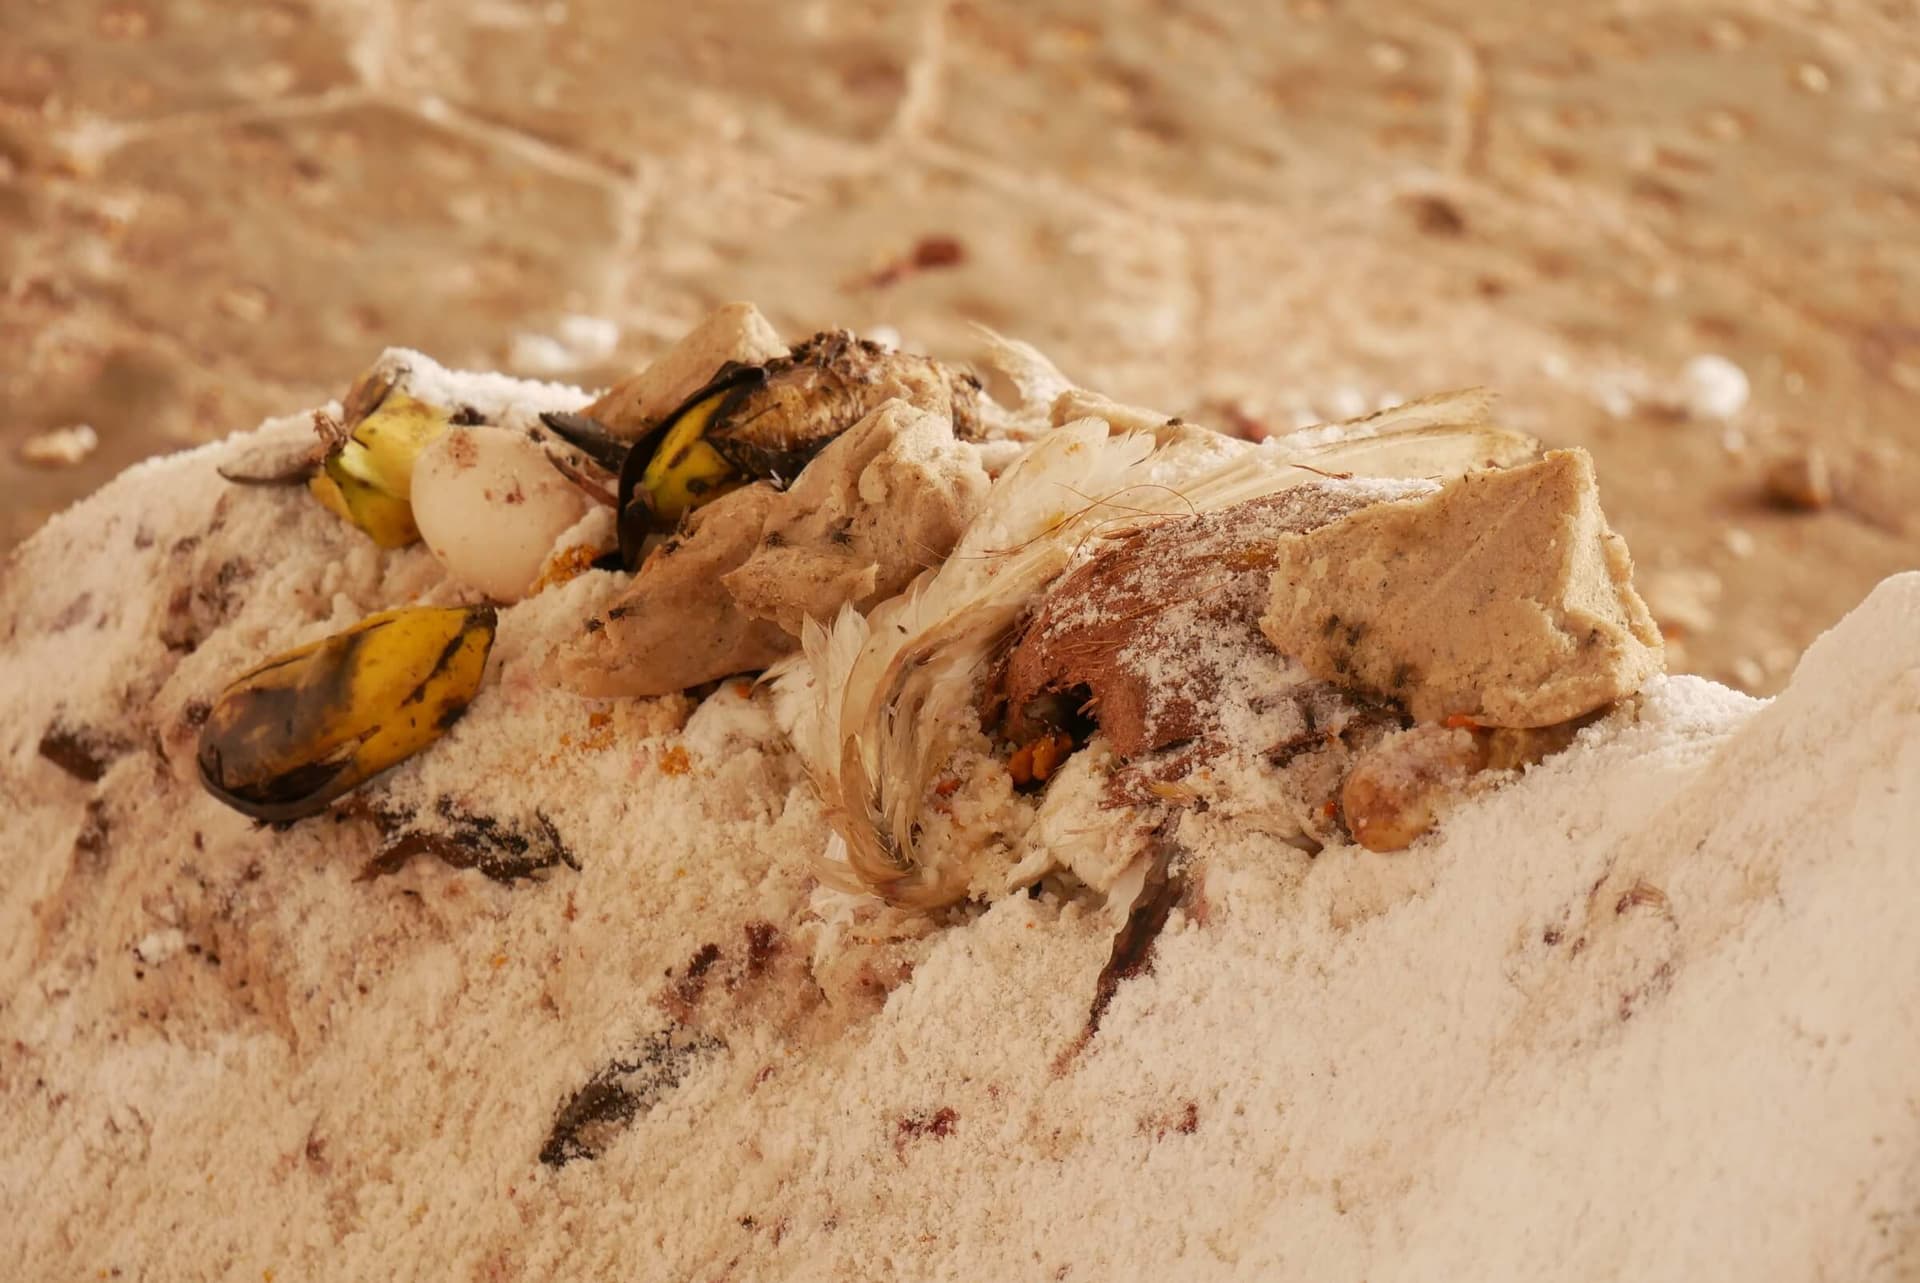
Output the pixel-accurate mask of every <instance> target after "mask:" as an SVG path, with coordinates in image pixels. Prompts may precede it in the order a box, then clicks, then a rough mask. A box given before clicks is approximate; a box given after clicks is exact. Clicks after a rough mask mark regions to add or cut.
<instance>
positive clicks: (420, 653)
mask: <svg viewBox="0 0 1920 1283" xmlns="http://www.w3.org/2000/svg"><path fill="white" fill-rule="evenodd" d="M493 632H494V611H493V608H492V607H491V606H475V607H453V608H441V607H428V606H415V607H408V608H405V609H401V610H389V611H383V612H381V613H380V614H377V615H371V616H369V617H367V618H366V619H363V620H361V621H360V622H359V623H357V624H355V625H354V626H353V627H351V628H348V629H346V630H345V631H343V632H338V633H335V634H333V635H332V636H331V637H326V638H323V639H321V640H320V641H317V642H313V643H310V644H308V645H306V646H301V647H299V648H298V649H295V650H290V651H287V652H286V653H285V654H282V655H276V656H274V657H273V658H272V659H269V660H267V661H266V662H265V663H263V664H261V665H259V666H258V667H256V668H253V669H251V670H249V671H248V672H246V673H244V674H242V675H241V676H240V677H238V678H237V679H235V680H234V682H233V683H232V684H231V685H229V686H228V687H227V688H226V689H225V690H224V691H222V692H221V693H220V697H219V699H217V700H216V701H215V702H214V705H213V709H212V711H211V712H210V713H209V714H208V716H207V722H206V726H205V728H204V729H203V730H202V731H201V733H200V751H199V762H200V779H201V782H202V783H203V784H204V785H205V786H206V789H207V791H208V792H209V793H211V794H213V795H214V796H215V797H217V798H219V799H220V800H221V801H222V802H225V803H226V804H227V805H228V806H231V807H233V808H234V809H235V810H236V811H240V812H243V813H245V814H247V815H251V816H255V817H256V818H259V819H262V820H293V819H299V818H300V817H302V816H306V815H313V814H315V813H316V812H318V811H320V810H322V809H324V808H325V807H326V805H327V804H328V803H329V802H332V801H333V800H334V799H335V798H337V797H339V796H340V795H341V794H343V793H345V792H347V791H348V790H350V789H353V788H356V787H358V786H359V785H360V784H362V783H365V782H366V781H367V780H368V779H370V778H372V777H373V776H375V775H377V774H379V773H380V772H381V771H384V770H386V769H387V768H388V767H390V766H393V765H396V764H397V763H399V762H402V761H404V760H405V759H407V758H409V757H411V756H413V754H415V753H418V752H419V751H420V750H421V749H423V748H426V747H427V746H428V745H430V744H432V743H433V742H434V741H435V740H436V739H438V738H439V737H440V735H441V734H442V733H443V732H445V731H446V730H447V728H448V727H450V726H452V725H453V724H454V723H455V722H456V721H458V720H459V719H460V715H461V714H462V713H464V712H466V709H467V704H468V703H469V701H471V700H472V699H473V696H474V693H475V692H476V691H477V690H478V689H479V687H480V679H481V676H482V675H483V674H484V673H485V671H486V667H487V654H488V652H489V651H490V650H491V649H492V648H493Z"/></svg>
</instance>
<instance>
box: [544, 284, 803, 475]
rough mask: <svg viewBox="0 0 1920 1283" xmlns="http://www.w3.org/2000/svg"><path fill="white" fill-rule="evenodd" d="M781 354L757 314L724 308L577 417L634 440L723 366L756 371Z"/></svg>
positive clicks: (744, 307)
mask: <svg viewBox="0 0 1920 1283" xmlns="http://www.w3.org/2000/svg"><path fill="white" fill-rule="evenodd" d="M786 354H787V345H786V344H785V343H783V342H781V341H780V335H779V333H778V332H777V331H776V330H775V329H774V328H773V325H772V324H771V323H770V322H769V321H768V320H767V318H766V317H764V316H762V315H760V310H759V309H758V308H756V307H754V305H753V304H751V303H723V304H722V305H721V306H719V307H717V308H715V309H714V310H713V311H711V312H709V313H707V315H706V317H705V318H704V319H702V320H701V322H700V323H699V324H698V325H696V326H694V327H693V328H692V329H691V330H688V331H687V332H686V334H685V335H684V336H683V337H682V338H681V339H680V341H679V342H677V343H675V344H674V345H673V346H672V347H670V348H668V349H667V350H666V351H665V352H663V353H661V354H660V357H659V359H657V360H655V361H653V362H652V363H651V364H649V365H648V366H647V368H646V369H644V370H641V371H640V372H639V373H637V374H635V375H633V376H632V377H630V378H627V379H623V380H622V381H621V382H619V383H617V384H615V385H614V386H613V387H611V388H609V389H608V390H607V391H605V392H603V393H601V395H600V398H599V400H597V401H595V402H594V403H593V404H592V405H589V406H588V407H587V408H586V409H585V410H584V411H582V413H583V414H585V415H586V416H587V417H588V418H591V419H598V420H599V421H600V422H601V423H603V424H605V425H606V428H607V431H609V432H611V433H612V434H613V435H614V436H616V437H620V438H623V439H625V440H628V441H632V440H636V439H638V438H639V437H642V436H645V435H646V434H647V432H648V431H650V430H651V429H652V428H653V427H655V426H656V425H657V424H658V423H659V422H660V421H661V420H662V419H664V418H665V417H666V416H667V415H669V414H671V413H673V411H675V410H677V409H678V408H679V407H680V405H681V403H682V402H684V401H685V400H686V399H687V398H688V397H690V396H692V395H693V394H694V393H695V392H698V391H699V390H700V389H701V388H703V387H705V386H706V384H707V383H708V382H709V381H710V380H711V379H712V378H713V376H714V375H715V374H717V373H719V371H720V367H721V366H723V365H725V364H726V363H727V362H729V361H736V362H738V363H740V364H741V365H761V364H764V363H765V362H767V361H771V360H773V359H774V358H775V357H777V356H785V355H786Z"/></svg>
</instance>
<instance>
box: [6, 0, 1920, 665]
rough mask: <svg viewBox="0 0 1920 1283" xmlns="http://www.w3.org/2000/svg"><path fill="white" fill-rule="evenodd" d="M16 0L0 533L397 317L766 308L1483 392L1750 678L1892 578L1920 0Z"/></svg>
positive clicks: (561, 330)
mask: <svg viewBox="0 0 1920 1283" xmlns="http://www.w3.org/2000/svg"><path fill="white" fill-rule="evenodd" d="M0 11H3V12H4V34H3V35H0V548H4V547H6V546H8V545H10V544H11V543H12V542H14V541H16V540H17V539H19V538H21V537H24V536H25V535H26V534H27V533H29V532H30V531H31V530H32V529H33V528H34V527H35V526H36V525H37V524H39V523H40V522H41V521H43V520H44V519H45V518H46V516H48V515H49V514H50V513H52V512H54V511H56V510H58V509H59V508H61V507H63V506H65V505H66V504H68V503H70V502H72V501H73V500H75V499H77V498H79V497H80V496H82V495H83V494H85V493H86V492H87V491H88V490H90V489H91V488H93V487H94V486H96V485H98V484H99V483H100V482H101V481H102V480H104V479H105V478H107V477H109V476H111V475H112V474H113V473H115V472H116V471H118V470H119V469H121V468H122V467H124V466H126V465H127V464H129V463H131V462H133V461H135V460H137V459H139V458H141V457H143V456H145V455H147V454H151V453H154V452H156V451H161V450H169V449H174V448H177V447H179V446H182V445H186V444H189V443H191V442H195V441H200V440H206V439H209V438H212V437H217V436H220V435H223V434H224V433H226V432H228V431H230V430H233V429H236V428H244V427H248V426H251V425H252V424H253V423H255V422H257V421H258V420H259V419H260V418H261V417H262V416H264V415H266V414H268V413H273V412H283V411H287V410H290V409H297V408H299V407H302V406H305V405H308V404H313V403H317V402H319V401H323V400H325V399H327V398H329V397H331V396H335V395H338V394H339V393H340V392H341V391H342V390H343V389H344V388H345V386H346V385H347V383H348V382H349V381H350V380H351V378H352V377H353V375H354V374H355V373H356V371H358V370H359V369H360V368H361V367H363V366H364V365H366V364H367V363H368V362H369V361H370V360H371V359H372V358H373V357H374V356H375V355H376V354H377V353H378V352H379V350H380V349H381V348H382V347H383V346H385V345H387V344H389V343H392V344H403V345H408V346H413V347H418V348H421V349H423V350H425V351H427V352H429V353H431V354H432V355H434V356H435V357H437V358H439V359H440V360H442V361H445V362H448V363H450V364H458V365H469V366H480V367H497V368H504V369H507V370H511V371H514V372H516V373H520V374H527V375H535V376H540V377H546V378H555V379H562V380H567V381H575V382H580V383H584V384H589V385H591V384H598V383H603V382H606V381H608V380H611V379H613V378H615V377H617V376H618V375H619V374H620V373H622V372H623V371H625V370H627V369H628V368H630V367H631V366H633V365H634V364H636V363H638V362H641V361H644V360H645V359H646V358H647V356H648V355H649V354H650V353H652V352H654V351H656V350H658V349H659V348H660V347H661V346H662V345H663V344H664V343H666V342H667V341H669V340H670V339H671V338H672V337H673V336H674V335H675V334H677V333H678V332H679V331H680V330H681V329H682V328H684V327H685V326H686V325H688V324H689V323H690V322H691V321H693V320H694V319H696V318H697V317H698V316H699V315H700V314H701V313H702V312H703V311H704V310H705V309H706V308H708V307H709V306H710V305H712V304H714V303H716V302H720V301H724V300H727V299H734V298H745V299H751V300H754V301H756V302H758V303H759V305H760V306H761V307H762V308H763V309H764V310H765V311H766V312H767V313H768V315H769V316H771V317H772V318H773V319H774V321H775V322H776V324H778V325H780V326H781V327H782V328H783V329H785V330H786V331H787V332H788V334H789V336H790V337H797V336H800V335H803V334H805V333H807V332H810V331H811V330H813V329H815V328H818V327H821V326H826V325H836V324H843V325H850V326H853V327H855V328H860V329H867V330H872V329H874V328H876V327H886V328H888V329H890V330H892V331H894V332H897V333H898V334H899V335H900V336H901V337H902V338H903V339H904V340H905V341H906V343H908V344H909V345H911V346H917V347H921V348H923V349H926V350H930V351H933V352H935V353H936V354H940V355H945V356H952V357H957V358H962V359H964V358H966V357H967V356H968V355H970V353H971V352H972V351H973V350H974V346H975V344H976V342H977V338H976V335H975V333H974V331H973V330H972V329H971V325H972V323H975V322H978V323H982V324H986V325H990V326H992V327H994V328H996V329H999V330H1001V331H1004V332H1006V333H1008V334H1011V335H1015V336H1018V337H1021V338H1025V339H1029V340H1031V341H1033V342H1035V343H1037V344H1039V345H1041V346H1042V347H1044V348H1046V349H1047V350H1048V351H1050V352H1051V353H1052V354H1053V355H1054V356H1055V357H1056V359H1057V360H1058V361H1059V363H1060V364H1061V365H1062V366H1063V368H1065V369H1066V370H1067V372H1068V373H1069V374H1070V375H1072V376H1074V377H1076V378H1077V379H1079V380H1081V381H1083V382H1085V383H1087V384H1089V385H1090V386H1093V387H1096V388H1100V389H1102V390H1105V391H1108V392H1110V393H1112V394H1114V395H1116V396H1118V397H1121V398H1123V399H1130V400H1134V401H1138V402H1142V403H1146V404H1149V405H1153V406H1156V407H1159V408H1162V409H1164V410H1167V411H1169V412H1174V413H1183V414H1187V415H1189V416H1192V417H1194V418H1197V419H1199V420H1200V421H1203V422H1208V423H1212V424H1214V425H1215V426H1220V427H1225V428H1229V429H1232V430H1235V431H1240V432H1245V433H1250V434H1258V433H1260V432H1263V431H1269V430H1276V429H1285V428H1287V427H1291V426H1293V425H1295V424H1297V423H1303V422H1309V421H1313V420H1316V419H1321V418H1328V417H1339V416H1344V415H1348V414H1352V413H1355V412H1359V411H1362V410H1367V409H1371V408H1373V407H1374V406H1376V405H1378V404H1380V403H1381V402H1383V401H1386V400H1390V399H1393V398H1396V397H1410V396H1414V395H1418V394H1421V393H1425V392H1430V391H1435V390H1439V389H1444V388H1450V387H1458V386H1462V385H1469V384H1485V385H1487V386H1490V387H1493V388H1495V389H1497V390H1498V391H1499V392H1500V393H1501V395H1502V402H1501V413H1502V417H1503V418H1504V419H1505V420H1506V421H1507V422H1509V423H1511V424H1512V425H1514V426H1517V427H1521V428H1525V429H1527V430H1530V431H1533V432H1535V433H1537V434H1539V435H1540V436H1542V437H1544V438H1546V439H1547V440H1548V441H1549V442H1551V443H1553V444H1579V445H1584V446H1586V447H1587V448H1589V449H1591V450H1592V451H1593V452H1594V454H1595V455H1596V456H1597V458H1598V460H1599V465H1600V475H1601V480H1602V485H1603V489H1604V494H1605V499H1606V503H1607V507H1608V510H1609V512H1610V513H1611V515H1612V516H1613V518H1614V521H1615V524H1616V525H1617V526H1618V527H1619V528H1620V529H1621V530H1622V531H1623V532H1624V533H1625V534H1626V535H1627V537H1628V539H1629V541H1630V542H1631V544H1632V546H1633V549H1634V552H1635V554H1636V556H1637V558H1638V560H1639V563H1640V567H1641V582H1642V585H1643V587H1644V589H1645V590H1646V592H1647V594H1648V596H1649V598H1650V600H1651V602H1652V604H1653V606H1654V608H1655V612H1656V614H1657V615H1658V616H1659V617H1660V620H1661V622H1662V625H1663V627H1664V628H1665V629H1666V631H1667V633H1668V635H1669V637H1670V639H1672V641H1673V643H1674V647H1673V659H1674V661H1675V666H1676V667H1678V668H1684V669H1691V670H1693V671H1700V672H1705V673H1707V674H1709V675H1711V676H1714V677H1716V678H1719V679H1721V680H1723V681H1728V682H1730V683H1733V684H1736V685H1740V686H1743V687H1746V688H1748V689H1752V690H1756V691H1766V690H1771V689H1774V688H1776V687H1777V686H1778V685H1779V684H1780V682H1781V681H1782V680H1783V679H1784V677H1785V675H1786V673H1787V672H1788V671H1789V669H1790V668H1791V665H1792V663H1793V661H1794V658H1795V657H1796V656H1797V654H1798V652H1799V650H1800V648H1801V647H1803V646H1804V645H1805V643H1806V642H1807V641H1808V640H1809V639H1810V638H1811V637H1812V636H1813V635H1814V634H1816V633H1817V632H1818V631H1819V630H1821V629H1822V628H1824V627H1826V626H1827V625H1828V624H1830V623H1832V622H1833V620H1835V619H1836V618H1837V617H1838V616H1839V615H1840V614H1841V613H1843V612H1844V611H1845V610H1846V609H1847V608H1849V607H1850V606H1852V605H1853V604H1854V603H1855V602H1857V601H1858V600H1859V598H1860V597H1861V596H1862V595H1863V594H1864V593H1865V591H1866V590H1867V588H1868V587H1869V586H1870V585H1871V584H1872V583H1873V582H1874V581H1875V580H1877V579H1878V578H1880V577H1881V576H1883V575H1885V574H1888V573H1890V572H1892V571H1894V570H1898V569H1902V568H1909V567H1912V566H1914V565H1916V564H1920V513H1917V512H1916V509H1920V4H1916V3H1907V2H1902V0H1841V2H1837V3H1830V4H1829V3H1818V2H1814V0H1807V2H1796V3H1787V2H1785V0H1739V2H1736V3H1734V4H1730V5H1713V4H1696V3H1685V2H1683V3H1671V4H1661V5H1655V4H1584V3H1583V4H1564V5H1546V4H1539V3H1532V4H1520V3H1514V2H1513V0H1487V2H1485V3H1479V4H1458V5H1444V4H1437V3H1424V2H1419V0H1378V2H1376V3H1372V4H1358V3H1339V2H1337V0H1291V2H1290V3H1274V4H1254V3H1242V4H1234V5H1228V4H1198V3H1193V4H1175V3H1157V2H1155V0H1058V2H1050V3H1037V4H1021V3H946V2H943V0H907V2H903V3H899V4H876V3H808V2H804V0H803V2H799V3H781V4H766V3H737V2H730V0H719V2H708V3H674V4H667V3H659V2H658V0H645V2H642V3H615V2H614V0H548V2H546V3H514V2H509V0H479V2H469V0H457V2H456V0H333V2H330V3H329V2H320V3H300V2H297V0H282V2H279V3H261V4H215V3H208V2H204V0H201V2H196V0H134V2H132V3H100V2H98V0H64V2H53V0H0ZM82 425H84V426H86V427H89V428H91V429H92V430H93V437H94V438H95V439H96V440H97V445H96V446H94V447H93V448H92V449H91V451H90V452H87V451H86V449H85V437H84V434H81V439H80V441H79V443H78V445H77V447H76V446H75V444H74V440H73V438H74V435H75V434H71V433H69V434H66V435H65V436H64V437H63V436H59V435H55V436H52V437H49V436H48V435H47V434H48V433H49V432H50V431H53V430H58V429H63V428H76V427H80V426H82ZM81 455H84V457H83V458H78V461H77V462H75V461H73V460H74V459H75V458H76V457H78V456H81Z"/></svg>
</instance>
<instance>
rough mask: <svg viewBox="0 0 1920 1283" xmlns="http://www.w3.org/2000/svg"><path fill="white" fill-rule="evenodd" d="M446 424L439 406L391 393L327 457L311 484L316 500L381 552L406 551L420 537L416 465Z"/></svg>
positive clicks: (402, 394)
mask: <svg viewBox="0 0 1920 1283" xmlns="http://www.w3.org/2000/svg"><path fill="white" fill-rule="evenodd" d="M447 420H448V415H447V412H446V411H445V410H443V409H441V408H440V407H439V406H435V405H429V404H427V403H426V402H425V401H421V400H418V399H417V398H414V397H411V396H408V395H407V394H406V393H405V392H398V391H393V392H388V393H387V394H386V396H385V397H384V398H383V399H382V400H381V401H380V402H379V404H378V405H376V406H375V407H374V408H373V409H372V410H371V411H370V412H369V413H368V414H367V415H366V417H365V418H363V419H361V420H360V422H359V423H358V424H356V425H354V428H353V433H352V435H351V436H349V437H348V438H347V439H346V440H345V441H343V442H341V443H340V446H339V448H338V449H336V450H335V451H333V453H331V454H329V455H328V456H327V459H326V462H325V463H324V464H322V465H321V470H320V471H319V472H318V473H316V474H315V475H314V478H313V480H312V481H311V482H310V483H309V488H310V489H311V490H312V492H313V496H314V498H316V499H318V500H319V501H320V503H321V505H322V506H324V507H325V508H326V509H327V510H328V511H329V512H332V513H333V514H335V515H336V516H338V517H340V518H341V519H342V520H344V521H346V522H348V523H350V524H352V525H355V526H358V527H359V528H360V529H361V530H364V531H365V532H366V533H367V534H368V535H370V536H372V538H373V541H374V542H375V543H377V544H379V545H380V546H381V547H382V548H404V547H406V546H407V545H408V544H410V543H412V542H413V541H414V540H416V539H418V538H419V537H420V529H419V527H418V526H416V525H414V522H413V508H412V505H411V503H410V501H409V495H410V494H411V491H412V487H413V461H414V460H415V459H417V458H418V457H419V456H420V452H421V451H422V450H424V449H425V448H426V446H427V443H428V442H429V441H432V440H433V439H434V438H435V437H437V436H439V435H440V434H441V433H442V432H444V431H446V429H447Z"/></svg>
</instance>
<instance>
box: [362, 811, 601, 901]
mask: <svg viewBox="0 0 1920 1283" xmlns="http://www.w3.org/2000/svg"><path fill="white" fill-rule="evenodd" d="M371 812H372V815H373V818H374V821H375V823H377V824H379V825H380V827H381V829H382V831H384V832H385V833H386V838H385V840H384V841H383V842H382V843H381V844H380V849H379V850H378V851H377V852H375V853H374V856H373V858H372V859H371V860H369V861H367V865H366V867H365V868H363V869H362V870H360V875H359V878H358V879H357V880H358V881H361V882H366V881H370V880H371V879H373V878H377V877H382V876H384V875H386V874H389V873H397V872H399V871H400V869H401V868H402V867H404V866H405V865H406V863H407V861H408V860H411V859H412V858H413V857H414V856H416V855H431V856H433V857H434V858H435V859H437V860H439V861H441V862H442V863H443V864H446V865H448V866H450V867H452V868H455V869H473V870H475V871H476V872H478V873H480V874H481V875H482V876H484V877H487V878H490V879H492V880H493V881H495V882H500V883H505V884H508V885H511V884H513V883H515V882H518V881H520V880H521V879H523V878H536V877H538V876H539V875H540V874H542V873H545V872H546V871H547V870H548V869H552V868H557V867H560V866H562V865H564V866H566V867H567V868H569V869H572V870H573V871H574V872H576V873H578V872H579V871H580V859H579V857H578V856H576V855H575V854H574V853H573V851H572V849H571V848H569V847H568V846H567V844H566V843H565V842H564V841H562V840H561V837H560V831H559V830H558V829H557V828H555V827H554V823H553V821H552V820H550V819H548V818H547V815H546V812H544V811H540V810H535V811H534V813H533V820H532V822H531V823H525V822H522V823H511V822H508V821H504V820H500V819H498V818H496V817H494V816H491V815H478V814H475V813H474V812H472V811H468V810H466V809H464V808H462V807H461V806H460V805H459V804H457V803H456V802H454V801H453V799H451V798H444V797H443V798H441V799H440V801H439V803H438V804H437V805H436V807H435V808H434V813H433V815H431V816H429V817H425V818H422V817H418V816H415V815H412V814H401V813H394V812H391V811H385V810H382V809H380V808H379V807H378V806H375V807H373V808H371Z"/></svg>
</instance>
